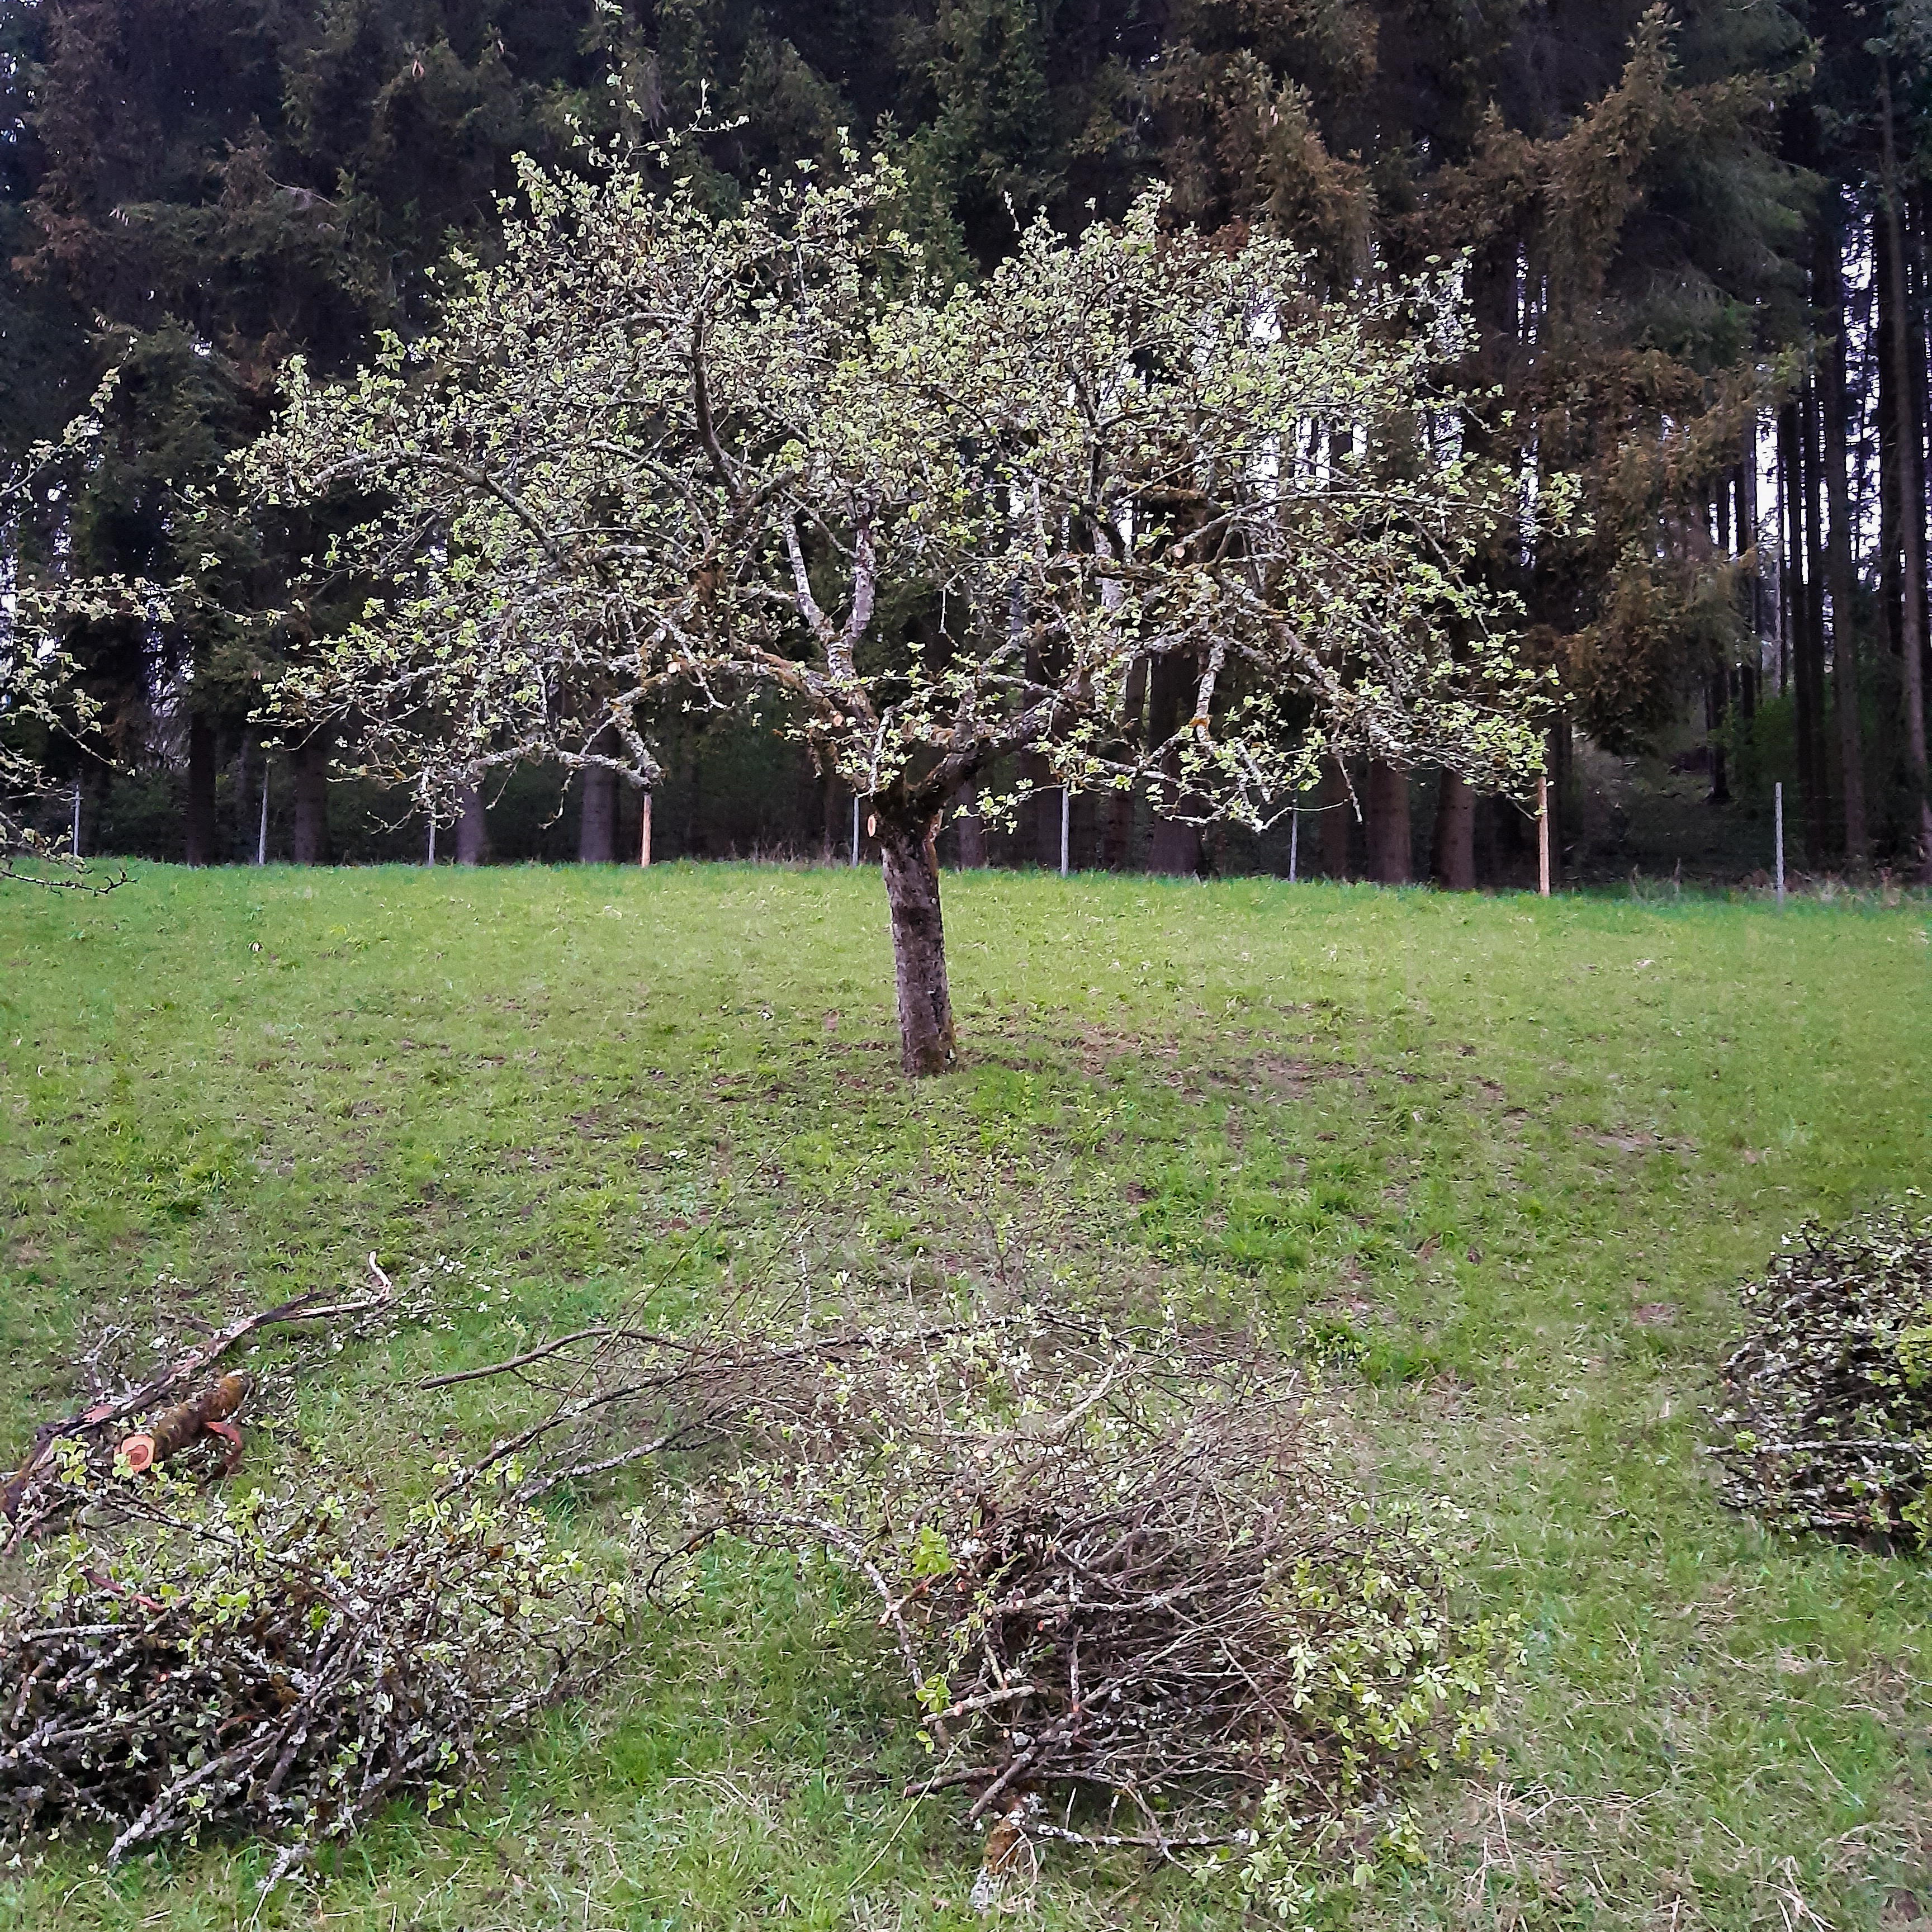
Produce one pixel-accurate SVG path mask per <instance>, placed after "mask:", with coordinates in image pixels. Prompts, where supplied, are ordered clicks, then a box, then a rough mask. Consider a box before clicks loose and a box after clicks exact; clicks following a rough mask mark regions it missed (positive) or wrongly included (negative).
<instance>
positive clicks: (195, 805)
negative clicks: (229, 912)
mask: <svg viewBox="0 0 1932 1932" xmlns="http://www.w3.org/2000/svg"><path fill="white" fill-rule="evenodd" d="M185 821H186V822H185V823H184V826H183V830H184V833H185V836H184V838H183V841H182V844H183V847H184V850H183V851H182V854H181V856H182V857H183V858H184V859H185V860H186V861H187V863H188V864H189V865H213V864H214V726H213V725H212V724H210V723H209V722H208V719H207V718H205V716H204V715H202V713H201V712H199V711H191V712H189V713H188V720H187V811H186V814H185Z"/></svg>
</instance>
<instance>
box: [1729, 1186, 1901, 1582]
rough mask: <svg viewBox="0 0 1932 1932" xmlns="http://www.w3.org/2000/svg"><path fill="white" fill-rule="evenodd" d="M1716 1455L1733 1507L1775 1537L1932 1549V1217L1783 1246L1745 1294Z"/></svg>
mask: <svg viewBox="0 0 1932 1932" xmlns="http://www.w3.org/2000/svg"><path fill="white" fill-rule="evenodd" d="M1743 1301H1744V1307H1745V1315H1746V1317H1747V1319H1748V1320H1749V1322H1751V1334H1750V1336H1749V1337H1748V1340H1746V1341H1745V1343H1744V1345H1743V1346H1742V1347H1741V1348H1740V1349H1738V1351H1737V1352H1736V1354H1734V1355H1733V1356H1732V1357H1731V1358H1730V1361H1727V1363H1726V1364H1724V1381H1725V1385H1726V1392H1727V1398H1728V1400H1727V1406H1726V1408H1725V1409H1724V1412H1723V1414H1722V1415H1721V1416H1720V1417H1719V1418H1718V1421H1719V1422H1720V1423H1721V1424H1722V1425H1723V1426H1724V1428H1725V1429H1726V1430H1727V1431H1728V1432H1729V1437H1728V1440H1727V1441H1725V1442H1723V1443H1721V1444H1720V1445H1718V1448H1717V1449H1716V1452H1715V1453H1716V1454H1717V1455H1718V1457H1719V1459H1720V1460H1721V1463H1722V1464H1723V1466H1724V1483H1723V1493H1724V1497H1725V1499H1726V1500H1727V1502H1730V1504H1732V1505H1733V1506H1734V1507H1735V1508H1739V1509H1741V1510H1747V1511H1751V1512H1752V1513H1753V1514H1756V1515H1758V1516H1760V1517H1763V1518H1764V1519H1765V1520H1766V1521H1768V1522H1769V1523H1773V1524H1775V1525H1776V1526H1778V1527H1779V1528H1781V1529H1805V1530H1812V1531H1816V1532H1820V1533H1822V1534H1823V1535H1828V1536H1834V1537H1840V1538H1873V1539H1878V1540H1880V1541H1883V1542H1885V1544H1893V1543H1899V1544H1904V1545H1906V1547H1910V1548H1915V1549H1916V1548H1923V1547H1925V1546H1926V1544H1927V1542H1928V1541H1932V1521H1928V1517H1927V1470H1928V1465H1932V1217H1919V1218H1917V1219H1914V1218H1912V1217H1911V1215H1909V1214H1906V1213H1903V1212H1891V1213H1882V1214H1873V1215H1871V1216H1869V1217H1867V1218H1866V1219H1864V1220H1861V1221H1858V1222H1855V1223H1852V1224H1851V1225H1850V1226H1846V1227H1843V1228H1841V1229H1837V1230H1835V1231H1834V1232H1826V1230H1824V1229H1821V1228H1818V1227H1816V1226H1809V1227H1806V1228H1804V1229H1800V1230H1799V1232H1798V1233H1797V1234H1796V1235H1794V1236H1791V1237H1790V1238H1787V1241H1786V1244H1785V1252H1784V1253H1781V1255H1779V1256H1778V1258H1777V1259H1775V1261H1774V1262H1772V1265H1771V1267H1770V1269H1769V1271H1768V1272H1767V1274H1766V1277H1765V1278H1764V1280H1763V1281H1761V1282H1757V1283H1753V1284H1751V1286H1749V1287H1748V1288H1747V1289H1745V1291H1744V1295H1743Z"/></svg>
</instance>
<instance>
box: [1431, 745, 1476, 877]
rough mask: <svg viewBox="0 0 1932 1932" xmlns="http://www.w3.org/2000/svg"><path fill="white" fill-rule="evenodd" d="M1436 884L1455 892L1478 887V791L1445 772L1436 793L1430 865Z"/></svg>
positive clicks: (1464, 780)
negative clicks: (1433, 857) (1432, 854)
mask: <svg viewBox="0 0 1932 1932" xmlns="http://www.w3.org/2000/svg"><path fill="white" fill-rule="evenodd" d="M1431 870H1432V871H1433V875H1434V877H1435V880H1436V883H1437V884H1438V885H1439V886H1442V887H1443V888H1445V889H1446V890H1448V891H1449V892H1473V891H1475V886H1476V794H1475V792H1474V791H1472V790H1471V789H1470V787H1469V780H1468V779H1467V778H1459V777H1457V775H1456V774H1455V773H1454V772H1451V771H1445V772H1444V773H1443V774H1442V789H1441V790H1440V791H1439V792H1438V793H1436V852H1435V861H1434V863H1433V866H1432V868H1431Z"/></svg>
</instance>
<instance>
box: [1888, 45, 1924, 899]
mask: <svg viewBox="0 0 1932 1932" xmlns="http://www.w3.org/2000/svg"><path fill="white" fill-rule="evenodd" d="M1879 74H1880V83H1879V85H1880V93H1879V110H1880V111H1879V129H1880V131H1881V133H1882V137H1883V142H1884V178H1883V183H1882V192H1881V193H1880V196H1879V202H1880V210H1879V215H1880V223H1881V225H1882V227H1883V228H1884V230H1885V251H1886V252H1887V253H1888V254H1889V255H1890V256H1891V276H1890V277H1889V278H1888V279H1889V282H1890V293H1891V299H1892V302H1893V305H1894V306H1893V313H1892V328H1891V354H1892V363H1893V367H1892V384H1891V388H1892V398H1893V407H1894V409H1895V410H1897V419H1896V423H1895V430H1894V433H1895V437H1896V441H1897V462H1896V463H1894V474H1895V476H1896V478H1897V481H1896V485H1895V487H1896V488H1897V493H1898V523H1899V535H1900V550H1902V552H1903V562H1904V571H1903V579H1904V580H1903V584H1902V586H1900V588H1901V592H1902V595H1901V596H1900V600H1899V601H1900V611H1899V654H1900V658H1901V660H1902V662H1901V666H1900V668H1901V669H1902V670H1903V679H1901V682H1902V684H1903V710H1904V712H1905V766H1906V783H1907V786H1908V788H1909V789H1908V794H1907V795H1908V799H1909V804H1908V806H1907V810H1908V813H1909V819H1908V823H1909V827H1910V829H1909V832H1908V836H1909V837H1912V838H1916V840H1917V841H1918V854H1917V857H1918V865H1919V870H1920V874H1921V877H1924V879H1925V880H1927V883H1932V790H1928V788H1927V772H1926V756H1925V671H1924V651H1925V497H1924V488H1923V486H1922V484H1921V482H1920V481H1919V479H1918V396H1917V385H1916V384H1915V382H1914V380H1913V375H1912V363H1911V352H1910V348H1909V344H1908V342H1907V341H1906V338H1907V337H1908V335H1909V334H1910V333H1911V314H1910V311H1909V308H1908V306H1907V305H1906V299H1905V298H1906V291H1907V290H1908V289H1909V286H1910V284H1909V280H1908V277H1907V272H1906V260H1905V234H1904V227H1903V223H1902V222H1901V221H1900V218H1899V206H1898V202H1899V194H1900V185H1899V178H1898V163H1897V154H1896V153H1895V152H1894V142H1893V135H1892V126H1891V74H1890V71H1889V70H1888V68H1880V70H1879Z"/></svg>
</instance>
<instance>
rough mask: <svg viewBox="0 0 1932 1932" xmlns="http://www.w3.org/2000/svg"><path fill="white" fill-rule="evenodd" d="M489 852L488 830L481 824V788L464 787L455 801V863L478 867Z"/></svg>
mask: <svg viewBox="0 0 1932 1932" xmlns="http://www.w3.org/2000/svg"><path fill="white" fill-rule="evenodd" d="M489 850H490V833H489V829H488V827H487V826H486V825H485V824H484V822H483V790H482V787H481V786H480V785H473V784H468V785H465V786H464V787H463V790H462V792H461V793H460V796H459V797H458V801H457V820H456V862H457V863H458V865H481V864H482V862H483V861H484V859H485V858H486V857H487V856H488V854H489Z"/></svg>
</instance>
